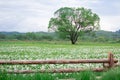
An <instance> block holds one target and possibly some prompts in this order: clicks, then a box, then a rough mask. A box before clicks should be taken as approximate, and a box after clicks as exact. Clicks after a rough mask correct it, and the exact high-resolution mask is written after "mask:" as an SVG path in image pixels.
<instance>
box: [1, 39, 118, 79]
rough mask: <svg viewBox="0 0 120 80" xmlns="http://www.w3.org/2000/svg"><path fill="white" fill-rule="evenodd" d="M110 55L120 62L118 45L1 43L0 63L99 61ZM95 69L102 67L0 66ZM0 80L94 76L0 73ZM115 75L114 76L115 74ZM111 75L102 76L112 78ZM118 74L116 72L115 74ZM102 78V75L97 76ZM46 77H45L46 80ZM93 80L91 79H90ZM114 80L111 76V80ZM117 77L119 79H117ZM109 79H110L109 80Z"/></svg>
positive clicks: (8, 67)
mask: <svg viewBox="0 0 120 80" xmlns="http://www.w3.org/2000/svg"><path fill="white" fill-rule="evenodd" d="M108 52H112V53H113V54H114V56H115V58H117V59H119V61H120V44H117V43H92V42H79V43H77V44H76V45H71V44H70V42H61V41H60V42H57V41H55V42H49V41H45V42H41V41H1V42H0V60H41V59H42V60H45V59H101V58H107V55H108V54H107V53H108ZM79 67H80V68H94V67H96V68H97V67H102V64H65V65H62V64H56V65H52V64H51V65H0V68H1V69H2V70H16V69H17V70H39V69H48V68H79ZM0 74H2V76H1V75H0V80H56V79H63V78H65V79H68V78H74V79H75V80H95V78H94V75H95V74H94V73H92V72H82V73H71V74H41V73H36V74H6V73H4V72H2V73H0ZM114 74H116V72H114ZM114 74H113V72H112V71H110V72H106V73H104V75H103V77H102V80H107V79H108V78H107V75H111V77H112V75H114ZM117 74H119V72H118V73H117ZM100 75H101V74H100ZM46 76H47V77H46ZM91 76H92V77H91ZM113 77H114V76H113ZM118 77H119V76H118ZM111 79H112V78H111ZM109 80H110V79H109ZM112 80H118V79H112ZM119 80H120V79H119Z"/></svg>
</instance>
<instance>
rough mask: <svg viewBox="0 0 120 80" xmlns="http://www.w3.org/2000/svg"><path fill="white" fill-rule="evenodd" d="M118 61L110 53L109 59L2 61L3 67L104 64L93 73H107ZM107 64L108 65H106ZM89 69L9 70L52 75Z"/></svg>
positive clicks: (0, 61)
mask: <svg viewBox="0 0 120 80" xmlns="http://www.w3.org/2000/svg"><path fill="white" fill-rule="evenodd" d="M117 62H118V60H116V59H114V57H113V54H112V53H109V55H108V58H107V59H74V60H71V59H62V60H0V64H1V65H25V64H26V65H27V64H80V63H82V64H85V63H103V68H94V69H90V70H92V71H97V72H100V71H105V70H107V69H109V68H112V67H115V65H116V63H117ZM106 64H107V65H106ZM84 70H88V69H82V68H70V69H49V70H39V71H34V70H14V71H11V70H9V71H8V72H9V73H36V72H41V73H44V72H49V73H50V72H52V73H62V72H64V73H65V72H79V71H84Z"/></svg>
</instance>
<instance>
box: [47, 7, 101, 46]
mask: <svg viewBox="0 0 120 80" xmlns="http://www.w3.org/2000/svg"><path fill="white" fill-rule="evenodd" d="M54 15H55V16H54V17H53V18H51V19H50V21H49V27H48V28H49V29H50V30H53V31H56V32H60V33H64V34H65V35H66V37H69V39H70V40H71V43H72V44H75V43H76V41H77V39H78V37H79V35H80V34H81V33H83V32H89V31H93V30H97V29H99V21H100V18H99V17H98V15H97V14H95V13H92V11H91V10H90V9H86V8H69V7H63V8H60V9H58V10H57V11H56V12H55V13H54Z"/></svg>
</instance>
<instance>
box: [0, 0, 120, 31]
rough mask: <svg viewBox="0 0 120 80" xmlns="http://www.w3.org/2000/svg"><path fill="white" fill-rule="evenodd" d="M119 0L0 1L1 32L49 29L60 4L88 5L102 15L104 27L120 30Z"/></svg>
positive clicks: (110, 29)
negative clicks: (50, 21)
mask: <svg viewBox="0 0 120 80" xmlns="http://www.w3.org/2000/svg"><path fill="white" fill-rule="evenodd" d="M119 4H120V0H0V31H7V32H11V31H18V32H38V31H44V32H47V31H48V23H49V20H50V18H51V17H53V16H54V12H55V11H56V10H58V9H59V8H61V7H75V8H78V7H85V8H88V9H92V12H94V13H96V14H98V15H99V17H100V27H101V30H106V31H116V30H118V29H120V22H119V21H120V5H119Z"/></svg>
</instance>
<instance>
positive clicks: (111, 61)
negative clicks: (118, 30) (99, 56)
mask: <svg viewBox="0 0 120 80" xmlns="http://www.w3.org/2000/svg"><path fill="white" fill-rule="evenodd" d="M108 61H109V63H108V64H109V67H108V68H112V67H114V64H115V63H114V57H113V54H112V53H111V52H109V53H108Z"/></svg>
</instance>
